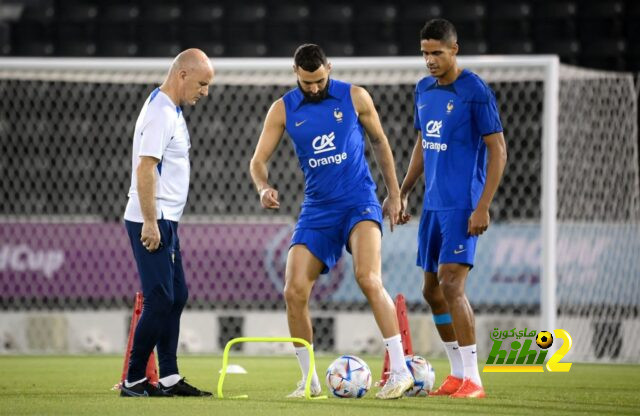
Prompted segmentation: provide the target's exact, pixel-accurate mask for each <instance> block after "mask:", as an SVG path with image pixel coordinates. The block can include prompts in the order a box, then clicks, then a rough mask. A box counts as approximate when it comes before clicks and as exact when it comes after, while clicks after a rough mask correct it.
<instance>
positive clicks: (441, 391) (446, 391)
mask: <svg viewBox="0 0 640 416" xmlns="http://www.w3.org/2000/svg"><path fill="white" fill-rule="evenodd" d="M462 382H463V380H462V379H461V378H458V377H454V376H452V375H451V374H449V375H448V376H447V378H445V379H444V381H443V382H442V384H441V385H440V387H438V389H437V390H434V391H432V392H431V393H429V396H450V395H452V394H453V393H455V392H457V391H458V389H459V388H460V386H462Z"/></svg>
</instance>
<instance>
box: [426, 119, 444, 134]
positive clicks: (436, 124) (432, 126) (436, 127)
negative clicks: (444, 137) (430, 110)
mask: <svg viewBox="0 0 640 416" xmlns="http://www.w3.org/2000/svg"><path fill="white" fill-rule="evenodd" d="M441 128H442V120H439V121H437V120H430V121H429V122H428V123H427V125H426V126H425V131H426V136H428V137H440V129H441Z"/></svg>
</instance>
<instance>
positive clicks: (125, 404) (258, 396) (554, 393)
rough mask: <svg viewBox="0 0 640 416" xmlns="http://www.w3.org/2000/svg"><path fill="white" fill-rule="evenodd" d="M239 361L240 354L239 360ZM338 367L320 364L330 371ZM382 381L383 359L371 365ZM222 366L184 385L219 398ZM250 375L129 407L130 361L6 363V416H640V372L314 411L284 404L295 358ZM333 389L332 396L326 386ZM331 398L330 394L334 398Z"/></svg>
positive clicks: (189, 371)
mask: <svg viewBox="0 0 640 416" xmlns="http://www.w3.org/2000/svg"><path fill="white" fill-rule="evenodd" d="M232 355H233V354H232ZM333 358H335V357H319V358H318V361H319V365H318V369H320V370H319V371H320V372H321V373H322V372H323V370H324V369H325V368H326V367H327V366H328V364H329V363H330V362H331V361H332V359H333ZM363 358H364V359H365V360H366V361H367V362H368V364H369V365H370V366H371V370H372V371H373V374H374V379H376V378H377V376H379V374H380V366H381V360H380V359H379V358H378V357H363ZM221 361H222V360H221V358H220V357H219V356H215V357H212V356H188V357H181V358H180V361H179V364H180V367H181V372H182V374H183V375H186V376H187V379H188V381H189V382H191V383H192V384H194V385H195V386H197V387H199V388H202V389H208V390H210V391H213V392H215V390H216V386H217V380H218V370H219V369H220V364H221ZM230 363H234V364H240V365H242V366H243V367H244V368H246V369H247V371H248V372H249V374H247V375H235V374H230V375H228V376H227V377H226V379H225V385H224V394H225V397H227V396H232V395H239V394H248V395H249V398H248V399H245V400H234V399H217V398H215V397H214V398H211V397H209V398H166V399H165V398H162V399H150V398H141V399H138V398H121V397H119V396H118V392H116V391H111V390H110V388H111V387H112V386H113V385H114V383H115V382H116V381H118V378H119V373H120V370H121V366H122V358H121V357H113V356H106V357H105V356H86V357H66V356H65V357H54V356H44V357H36V356H2V357H0V415H131V416H142V415H175V416H191V415H278V416H285V415H298V416H308V415H322V416H326V415H367V416H374V415H385V416H389V415H402V416H405V415H422V416H425V415H438V414H448V415H452V414H462V413H466V414H491V415H523V414H532V415H533V414H535V415H538V416H539V415H541V414H546V415H549V414H616V415H624V414H629V415H631V414H634V415H638V414H640V393H639V390H640V366H638V365H598V364H579V363H578V364H573V367H572V369H571V371H570V372H569V373H547V372H545V373H534V374H523V373H519V374H513V373H491V374H489V373H485V374H483V375H482V376H483V380H484V384H485V388H486V390H487V394H488V396H489V397H488V398H487V399H484V400H454V399H449V398H446V397H437V398H434V397H430V398H402V399H400V400H394V401H381V400H376V399H375V398H374V397H375V394H373V393H375V391H376V390H377V388H376V387H372V391H371V392H369V393H367V395H366V396H365V397H364V398H362V399H359V400H355V399H333V398H330V399H328V400H321V401H314V402H308V401H305V400H292V399H285V398H284V396H285V395H286V394H288V393H290V392H291V391H292V390H293V389H294V388H295V383H296V381H297V380H298V378H299V376H300V372H299V369H298V366H297V362H296V360H295V358H294V357H246V356H238V355H234V356H232V357H231V360H230ZM432 364H433V366H434V367H435V370H436V382H437V383H439V382H440V381H441V380H442V379H443V378H444V377H445V376H446V374H447V372H448V364H447V362H446V361H443V360H432ZM323 388H324V386H323ZM325 392H326V390H325Z"/></svg>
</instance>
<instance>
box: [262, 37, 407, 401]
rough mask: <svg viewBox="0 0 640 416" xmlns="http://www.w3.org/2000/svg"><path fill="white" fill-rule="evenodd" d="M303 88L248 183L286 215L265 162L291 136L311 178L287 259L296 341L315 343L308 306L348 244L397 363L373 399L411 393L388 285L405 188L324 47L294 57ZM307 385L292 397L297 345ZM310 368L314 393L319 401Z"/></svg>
mask: <svg viewBox="0 0 640 416" xmlns="http://www.w3.org/2000/svg"><path fill="white" fill-rule="evenodd" d="M293 70H294V72H295V74H296V77H297V81H298V87H297V88H294V89H292V90H290V91H289V92H288V93H286V94H285V95H284V96H283V97H282V98H280V99H278V100H277V101H275V102H274V103H273V105H272V106H271V108H270V110H269V112H268V114H267V117H266V120H265V123H264V127H263V130H262V134H261V135H260V139H259V141H258V144H257V147H256V150H255V153H254V155H253V158H252V159H251V177H252V178H253V182H254V183H255V186H256V188H257V190H258V192H259V194H260V202H261V204H262V206H263V207H264V208H267V209H277V208H278V207H279V206H280V203H279V201H278V191H277V190H276V189H275V188H274V187H273V186H272V185H270V184H269V182H268V169H267V162H268V161H269V159H270V157H271V155H272V154H273V152H274V151H275V149H276V147H277V146H278V143H279V142H280V140H281V138H282V135H283V133H284V131H285V130H286V131H287V132H288V133H289V135H290V136H291V139H292V142H293V146H294V148H295V151H296V154H297V156H298V159H299V162H300V167H301V168H302V171H303V173H304V176H305V197H304V202H303V203H302V210H301V212H300V216H299V218H298V222H297V224H296V227H295V230H294V232H293V236H292V238H291V246H290V249H289V253H288V257H287V267H286V272H285V287H284V297H285V302H286V305H287V319H288V323H289V331H290V333H291V336H292V337H298V338H302V339H305V340H307V341H309V342H310V343H311V342H312V339H313V334H312V327H311V319H310V317H309V297H310V294H311V289H312V288H313V285H314V282H315V281H316V279H317V278H318V276H319V275H320V274H321V273H327V272H328V271H329V269H330V268H331V267H333V266H334V265H335V264H336V263H337V261H338V259H339V258H340V255H341V254H342V250H343V247H344V246H345V245H346V247H347V250H349V251H350V252H351V254H352V256H353V264H354V273H355V277H356V281H357V282H358V285H359V286H360V289H361V290H362V292H363V293H364V295H365V296H366V298H367V300H368V301H369V304H370V305H371V309H372V310H373V314H374V317H375V319H376V322H377V324H378V327H379V328H380V331H381V332H382V336H383V338H384V342H385V346H386V348H387V351H388V352H389V356H390V364H391V365H390V367H391V368H390V370H391V372H390V374H389V378H388V380H387V382H386V383H385V385H384V386H383V387H382V389H381V390H380V391H379V392H378V393H377V394H376V397H378V398H380V399H395V398H399V397H402V395H403V393H404V392H405V391H406V390H408V389H409V388H411V386H412V385H413V377H412V376H411V373H410V372H409V370H408V368H407V366H406V364H405V362H404V354H403V348H402V342H401V339H400V330H399V328H398V321H397V318H396V310H395V306H394V304H393V301H392V300H391V297H390V296H389V294H388V293H387V291H386V290H385V288H384V286H383V285H382V273H381V268H382V267H381V255H380V248H381V239H382V232H381V227H382V218H383V216H388V217H389V220H390V225H391V230H392V231H393V226H394V224H395V223H396V222H397V220H398V215H399V212H400V189H399V187H398V181H397V178H396V174H395V168H394V162H393V154H392V153H391V149H390V147H389V142H388V140H387V137H386V136H385V134H384V132H383V130H382V126H381V124H380V119H379V117H378V113H377V111H376V109H375V106H374V104H373V100H372V99H371V96H370V95H369V93H368V92H367V91H366V90H365V89H364V88H361V87H358V86H355V85H351V84H348V83H345V82H341V81H338V80H335V79H331V78H329V73H330V71H331V65H330V64H329V62H328V61H327V58H326V56H325V54H324V52H323V51H322V49H321V48H320V47H319V46H318V45H313V44H305V45H301V46H300V47H298V49H297V50H296V52H295V55H294V66H293ZM365 132H366V134H367V136H368V137H369V140H370V142H371V146H372V149H373V153H374V154H375V157H376V160H377V161H378V165H379V166H380V169H381V171H382V175H383V177H384V182H385V185H386V187H387V192H388V197H387V198H386V199H385V200H384V202H383V204H382V206H380V203H379V202H378V199H377V197H376V193H375V189H376V186H375V183H374V181H373V179H372V177H371V173H370V172H369V167H368V165H367V161H366V159H365V156H364V147H365V143H364V137H365ZM295 346H296V355H297V357H298V362H299V364H300V369H301V370H302V374H303V376H302V381H301V382H300V383H299V384H298V388H297V389H296V390H295V391H294V392H293V393H291V394H290V395H289V396H288V397H294V398H295V397H304V383H305V381H306V376H307V373H308V371H309V365H310V364H309V354H308V352H307V350H306V348H304V347H303V346H302V345H298V344H295ZM320 391H321V387H320V382H319V380H318V376H317V374H316V372H315V368H314V369H313V378H312V381H311V394H312V395H313V396H317V395H319V394H320Z"/></svg>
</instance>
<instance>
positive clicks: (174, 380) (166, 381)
mask: <svg viewBox="0 0 640 416" xmlns="http://www.w3.org/2000/svg"><path fill="white" fill-rule="evenodd" d="M181 378H182V377H180V374H171V375H170V376H166V377H162V378H161V379H160V380H158V381H159V382H160V383H162V385H163V386H165V387H171V386H175V385H176V384H178V381H180V379H181Z"/></svg>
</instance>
